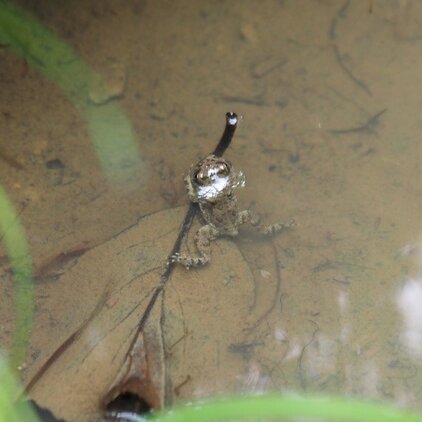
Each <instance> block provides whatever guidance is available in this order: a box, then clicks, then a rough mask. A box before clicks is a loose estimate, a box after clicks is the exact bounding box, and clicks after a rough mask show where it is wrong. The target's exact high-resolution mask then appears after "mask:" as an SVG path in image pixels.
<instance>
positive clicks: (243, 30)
mask: <svg viewBox="0 0 422 422" xmlns="http://www.w3.org/2000/svg"><path fill="white" fill-rule="evenodd" d="M240 36H241V38H242V40H244V41H246V42H247V43H249V44H255V43H256V41H257V36H256V30H255V28H254V26H253V25H252V24H250V23H244V24H243V25H242V26H241V27H240Z"/></svg>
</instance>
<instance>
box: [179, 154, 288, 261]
mask: <svg viewBox="0 0 422 422" xmlns="http://www.w3.org/2000/svg"><path fill="white" fill-rule="evenodd" d="M185 183H186V189H187V191H188V195H189V199H190V200H191V201H192V202H197V203H198V204H199V208H200V210H201V215H202V217H203V219H204V220H205V223H206V224H205V225H204V226H202V227H201V228H200V229H199V230H198V232H197V233H196V236H195V244H196V247H197V249H198V252H199V256H197V257H192V256H187V255H180V254H175V255H173V256H172V257H171V261H173V262H178V263H180V264H182V265H184V266H185V267H186V268H190V267H198V266H201V265H204V264H206V263H207V262H208V261H209V260H210V259H211V247H210V243H211V241H212V240H214V239H216V238H217V237H219V236H237V235H238V233H239V231H238V229H239V226H240V225H242V224H245V223H250V224H251V225H252V226H253V227H255V228H256V229H257V230H258V231H259V232H260V233H262V234H264V235H272V234H274V233H277V232H279V231H280V230H282V229H283V228H286V227H290V226H291V225H292V224H294V222H293V220H292V221H290V222H288V223H287V224H281V223H276V224H271V225H269V226H263V225H261V224H260V218H259V216H258V215H255V214H254V213H253V212H252V211H250V210H244V211H239V209H238V205H237V198H236V195H235V194H234V190H235V189H236V188H239V187H243V186H245V177H244V175H243V173H242V172H241V171H239V172H236V171H235V170H234V169H233V166H232V164H231V163H230V162H229V161H227V160H225V159H224V158H221V157H216V156H215V155H209V156H208V157H205V158H204V159H202V160H201V161H199V162H198V163H197V164H196V165H195V166H193V167H192V168H191V170H190V172H189V173H188V174H187V175H186V177H185Z"/></svg>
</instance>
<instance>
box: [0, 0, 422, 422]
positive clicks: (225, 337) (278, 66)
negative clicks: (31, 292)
mask: <svg viewBox="0 0 422 422" xmlns="http://www.w3.org/2000/svg"><path fill="white" fill-rule="evenodd" d="M19 3H20V4H21V5H22V6H23V7H25V8H26V9H27V10H29V11H30V12H31V13H33V15H34V16H36V17H37V18H38V19H39V20H40V21H41V22H42V23H43V24H44V25H45V26H47V27H48V28H50V29H52V30H53V31H54V33H55V34H57V35H58V36H59V37H60V38H61V39H62V40H64V41H65V42H66V43H68V44H69V45H71V46H72V47H73V48H74V50H75V51H76V53H77V54H78V55H79V56H80V57H81V58H82V59H83V60H84V61H85V62H86V63H88V64H89V65H90V66H92V67H93V68H94V69H95V71H97V72H98V73H99V74H102V75H104V77H105V78H106V81H107V83H109V90H110V92H118V93H119V97H118V98H111V99H110V101H109V103H107V104H106V106H102V105H96V104H91V106H90V107H91V108H92V109H95V108H96V107H98V108H101V107H108V106H110V104H111V105H112V106H113V107H114V106H116V107H119V109H120V110H121V111H122V112H123V113H124V114H125V115H126V116H127V118H128V121H129V123H130V125H131V126H132V128H133V133H134V139H135V144H136V147H137V150H138V152H139V157H140V160H139V161H136V160H134V163H135V164H133V163H132V165H129V166H127V167H128V169H127V168H125V169H126V170H127V171H126V170H125V172H124V175H123V176H124V177H122V178H120V179H115V178H113V177H110V175H109V174H107V173H106V172H105V170H104V167H101V164H100V162H99V159H98V157H97V155H96V151H95V147H94V146H93V143H91V142H90V141H91V140H92V139H91V138H90V133H91V132H89V130H88V126H87V124H86V120H85V117H84V116H83V112H82V111H81V110H80V109H77V108H75V106H74V104H72V102H71V101H69V97H68V96H65V95H64V93H63V92H61V90H60V88H58V87H57V86H55V85H54V84H53V83H52V82H51V81H49V80H48V78H47V77H45V76H43V75H41V74H40V73H39V72H37V71H36V70H34V69H33V68H32V67H31V66H29V65H28V64H26V63H25V61H23V60H22V59H20V58H17V57H16V56H14V55H13V54H12V52H11V51H10V49H8V48H7V47H2V48H0V64H1V65H0V89H1V97H0V111H1V113H0V121H1V124H0V180H1V184H2V186H3V187H4V188H5V189H6V191H7V193H8V195H9V198H10V199H11V200H12V201H13V204H14V206H15V208H16V210H17V212H18V213H19V217H20V219H21V220H22V223H23V225H24V228H25V230H26V234H27V237H28V242H29V246H30V249H31V253H32V256H33V261H34V268H35V272H37V271H38V270H39V269H40V268H42V269H45V268H46V264H48V263H49V262H51V260H52V259H54V257H56V256H57V255H59V254H60V253H62V252H65V251H80V250H81V249H83V248H90V247H93V246H95V245H101V244H103V243H104V242H106V241H107V240H108V239H110V238H111V237H112V236H114V235H116V234H117V233H120V232H121V231H122V230H124V229H125V228H127V227H129V226H131V225H133V224H135V223H136V222H137V221H138V219H139V217H141V216H145V215H150V214H154V213H156V212H159V211H161V210H165V209H173V208H175V207H177V206H183V205H184V204H187V197H186V195H185V192H184V186H183V174H184V172H185V171H186V169H188V168H189V166H190V165H191V164H192V163H193V162H194V161H196V160H197V158H198V157H200V156H203V155H206V154H208V153H209V152H210V151H211V150H212V149H213V148H214V147H215V145H216V143H217V141H218V139H219V137H220V134H221V132H222V129H223V126H224V115H225V113H226V112H227V111H229V110H233V111H236V112H237V113H238V114H239V115H241V116H242V120H241V121H240V124H239V127H238V129H237V132H236V135H235V139H234V141H233V144H232V146H231V147H230V149H229V150H228V151H227V153H226V154H225V156H226V157H227V158H228V159H229V160H231V161H232V162H233V164H234V165H235V167H236V168H237V169H241V170H243V171H244V173H245V174H246V181H247V182H246V188H245V189H243V190H242V191H241V192H239V197H240V201H241V203H242V204H243V206H244V207H245V208H246V207H248V206H250V204H251V203H254V204H255V205H254V207H255V209H256V210H257V211H259V212H261V213H262V214H263V215H264V216H265V219H266V220H267V221H268V222H273V221H287V220H288V219H289V218H291V217H293V218H294V219H295V220H296V222H297V223H298V226H297V227H295V228H294V229H292V230H290V231H289V232H286V233H283V234H281V235H280V236H276V237H274V238H273V239H272V240H271V241H262V240H260V239H257V238H256V237H254V236H253V235H251V234H250V232H248V230H245V232H246V234H242V235H241V236H240V237H239V238H238V239H234V240H224V239H223V240H218V241H216V242H214V243H213V260H212V261H211V263H210V265H209V266H208V267H206V268H203V269H198V270H191V271H190V272H189V273H186V272H184V270H183V269H182V268H179V269H177V271H176V274H175V279H172V280H170V286H172V287H169V292H170V293H169V294H168V300H167V303H166V298H165V299H164V304H163V308H164V310H165V313H166V315H170V316H171V317H168V318H166V322H165V324H164V326H163V327H162V328H163V336H164V339H166V338H167V346H168V347H169V345H172V344H174V343H175V342H176V341H178V339H180V338H181V339H182V340H180V342H179V343H178V345H179V346H180V348H179V349H178V348H177V347H175V348H173V349H172V353H171V354H168V355H167V357H168V362H167V365H168V368H169V376H170V378H171V383H172V388H173V399H174V400H175V401H177V400H181V399H183V400H186V399H190V398H192V397H202V396H207V395H215V394H224V393H228V392H232V391H241V392H245V391H262V390H277V391H292V390H293V391H307V392H319V393H329V394H345V395H353V396H356V397H365V398H372V399H380V400H383V401H389V402H393V403H396V404H400V405H403V406H406V407H410V408H415V409H419V410H421V409H422V408H421V405H420V403H421V402H422V376H421V363H422V323H421V321H422V314H421V312H422V311H421V310H420V309H421V303H422V264H421V263H422V258H421V257H422V243H421V238H422V237H421V232H420V230H421V227H422V218H421V213H420V210H421V206H422V190H421V189H422V188H421V183H420V182H421V180H422V178H421V176H422V175H421V172H422V167H421V164H420V157H421V153H422V146H421V145H422V144H421V143H420V142H419V137H420V126H421V120H420V116H419V110H420V107H421V100H420V98H421V90H420V86H421V84H422V72H421V68H422V54H421V53H422V19H421V18H420V17H421V16H422V14H421V12H422V6H421V3H419V2H416V1H412V0H388V1H377V0H373V1H363V0H359V1H353V2H351V1H345V2H340V1H328V0H325V1H324V0H320V1H316V0H315V1H311V0H309V1H305V0H302V1H293V0H291V1H275V0H264V1H260V2H228V1H216V2H207V1H202V0H201V1H196V2H190V1H179V2H171V1H154V2H153V1H136V0H131V1H125V2H123V1H120V2H116V1H113V2H112V1H103V2H96V1H94V0H92V1H84V2H82V1H76V0H74V1H69V2H66V5H59V4H58V3H57V2H54V1H43V2H31V1H24V0H22V1H20V2H19ZM108 75H111V76H108ZM116 75H117V76H116ZM122 75H123V76H122ZM119 78H120V79H119ZM122 78H124V79H125V85H124V88H122V87H120V88H119V80H121V79H122ZM116 81H117V82H116ZM113 84H114V85H113ZM116 85H117V88H115V86H116ZM110 86H111V87H110ZM113 89H115V90H117V91H113ZM119 89H123V90H122V92H121V93H120V90H119ZM92 95H93V96H94V100H95V99H96V98H97V97H96V96H95V94H92ZM91 102H92V98H91ZM116 139H118V137H117V138H116ZM54 160H60V161H59V162H58V161H54ZM48 163H49V164H48ZM54 163H56V164H54ZM179 214H180V213H179ZM179 214H177V215H179ZM182 214H183V213H181V215H182ZM160 215H161V214H160ZM166 215H167V214H166ZM171 215H173V214H171ZM166 218H167V217H166ZM148 221H149V220H148ZM154 221H155V220H154ZM159 221H161V220H159ZM165 221H167V220H165ZM159 224H161V223H159ZM166 224H167V223H166ZM168 224H169V227H168V230H170V231H171V230H173V229H174V232H173V234H172V235H171V234H169V236H170V237H169V239H168V241H167V240H166V242H167V243H166V245H165V246H162V250H161V249H159V250H160V251H161V254H162V263H164V261H165V259H166V256H167V255H168V253H169V252H170V249H169V248H170V247H171V242H172V237H171V236H174V238H175V236H176V233H177V230H178V227H179V224H180V221H179V219H174V220H172V219H171V218H170V220H169V222H168ZM163 227H164V226H163ZM163 227H160V230H164V228H163ZM165 227H167V226H165ZM149 229H151V228H149ZM164 231H165V230H164ZM163 236H164V234H163ZM166 239H167V238H166ZM226 248H229V249H228V250H229V251H230V254H231V255H230V256H231V257H232V258H233V259H232V260H230V261H228V260H225V259H224V255H225V253H226V250H227V249H226ZM94 249H95V248H94ZM154 254H156V255H157V256H156V258H154V259H156V260H157V266H159V265H160V262H161V261H160V260H161V258H160V256H161V254H160V253H159V252H154ZM92 256H93V257H94V258H95V259H99V257H98V256H97V255H95V254H93V255H92ZM154 256H155V255H154ZM4 261H5V262H4V265H3V270H2V278H3V279H4V283H2V287H1V289H2V292H1V297H2V298H3V299H1V301H2V306H1V307H0V314H1V319H2V326H1V327H2V329H1V331H0V336H1V343H2V344H10V343H11V338H12V333H13V320H14V317H13V315H14V314H13V302H12V301H10V300H6V299H5V298H8V297H10V298H11V297H12V296H13V290H12V279H11V277H10V273H9V272H8V269H7V268H8V266H7V263H6V260H4ZM154 262H155V261H154ZM92 265H102V264H101V263H100V264H99V263H97V264H92ZM213 266H215V268H214V269H213V268H212V267H213ZM217 267H218V271H217V274H218V277H217V279H215V271H216V268H217ZM154 268H155V267H154ZM47 269H49V268H47ZM50 270H51V269H49V271H47V272H48V273H49V274H50V273H51V271H50ZM67 270H69V269H68V268H67V269H66V268H65V270H60V269H57V268H54V271H55V272H54V274H53V276H51V274H50V276H49V277H44V278H43V277H39V278H38V280H37V287H36V318H35V327H34V333H33V336H32V341H31V348H30V350H29V352H28V355H27V360H26V362H24V363H23V364H24V367H25V369H24V371H23V372H22V377H23V379H24V380H28V379H29V378H30V377H31V376H32V375H33V373H34V372H35V371H36V369H37V368H39V367H40V365H41V364H42V363H43V362H44V361H45V360H46V359H47V358H48V356H49V354H51V353H52V351H54V350H55V348H57V347H58V346H59V345H60V341H59V340H58V338H54V337H53V338H52V335H48V334H47V335H46V333H48V330H53V331H54V330H57V332H58V333H63V337H65V336H66V335H69V334H71V332H72V329H74V328H75V326H78V324H79V323H80V320H81V318H82V317H83V316H87V315H89V314H90V312H91V311H92V308H93V307H95V303H97V302H98V297H99V295H100V294H101V288H99V287H98V286H100V285H101V283H100V284H98V280H94V279H89V278H88V277H87V279H86V280H83V281H84V282H83V283H82V284H83V285H84V290H83V295H84V299H83V300H82V298H79V299H78V297H77V290H75V291H74V292H73V293H72V294H73V295H74V300H75V303H85V302H84V301H86V303H87V307H86V308H85V309H81V308H79V307H78V306H77V305H76V304H75V303H73V302H72V303H69V304H66V303H65V302H66V300H67V299H65V298H63V294H64V292H68V291H69V289H70V287H69V286H64V284H63V283H64V280H70V278H69V277H70V276H65V277H62V274H63V273H65V272H66V271H67ZM122 271H123V269H122ZM158 274H159V271H158ZM240 274H241V276H240ZM43 275H44V276H45V274H44V273H43ZM90 277H93V278H95V274H94V275H92V274H91V275H90ZM195 279H197V281H198V280H200V281H201V282H198V283H197V284H195V283H193V282H192V283H193V284H191V281H192V280H195ZM204 280H210V281H209V283H208V282H207V283H208V284H207V283H205V281H204ZM108 281H110V280H108ZM110 282H111V283H113V280H111V281H110ZM69 283H70V281H69ZM152 283H153V282H152ZM178 283H179V284H178ZM180 283H186V284H187V285H189V286H190V287H189V288H187V287H186V288H183V287H179V286H180ZM212 283H215V290H214V289H213V284H212ZM90 284H92V285H95V286H96V288H95V289H94V288H93V289H92V297H88V296H89V295H90V289H87V288H86V286H89V285H90ZM201 286H202V287H201ZM104 288H105V287H104ZM172 289H173V290H172ZM178 289H180V291H178ZM201 289H204V290H203V291H202V292H201ZM172 291H173V292H176V291H177V292H178V293H177V292H176V293H177V294H176V293H175V296H174V297H173V296H172V294H171V292H172ZM61 292H63V293H61ZM192 292H194V293H192ZM213 292H214V293H213ZM191 293H192V294H193V295H194V296H191ZM66 294H67V293H66ZM81 294H82V293H81ZM230 295H233V296H230ZM176 296H177V299H176ZM201 297H202V298H203V303H202V305H198V304H200V303H201V302H200V300H201ZM52 298H54V300H53V299H52ZM60 298H61V299H60ZM222 298H224V300H223V299H222ZM230 298H232V299H230ZM231 300H233V301H234V302H231ZM213 301H214V302H213ZM221 301H222V302H223V303H227V304H228V305H225V306H224V307H221V306H220V307H218V306H217V304H218V303H220V302H221ZM230 304H232V307H231V308H230ZM109 306H112V305H110V304H109ZM183 309H184V311H185V313H184V314H181V310H183ZM237 309H238V310H239V312H236V310H237ZM197 313H200V315H196V314H197ZM199 316H200V318H199ZM82 320H83V318H82ZM197 320H200V323H199V322H198V321H197ZM172 321H174V323H173V322H172ZM178 324H179V325H178ZM210 327H211V328H210ZM66 330H68V331H66ZM207 330H209V331H207ZM225 330H226V331H225ZM236 330H237V331H236ZM186 333H189V335H186ZM218 333H220V334H218ZM166 336H167V337H166ZM184 336H185V337H184ZM196 350H198V352H196ZM199 350H200V352H199ZM195 356H196V358H198V356H200V357H201V359H197V360H195V359H196V358H195ZM53 372H54V371H53ZM50 376H51V377H52V375H50ZM186 380H187V381H186ZM50 381H51V382H52V383H54V382H55V380H54V379H51V380H50ZM56 381H57V380H56ZM185 381H186V382H185ZM34 395H35V397H36V398H38V399H39V400H40V401H41V403H43V400H44V402H48V404H49V406H51V407H52V408H53V410H54V407H55V408H56V410H57V409H60V410H58V414H59V415H60V414H61V415H63V416H68V415H69V413H66V410H65V409H64V408H65V406H64V407H63V403H61V400H62V399H60V398H50V399H48V400H47V399H45V397H43V391H42V388H41V387H40V388H39V390H37V389H35V391H34ZM79 420H81V419H79Z"/></svg>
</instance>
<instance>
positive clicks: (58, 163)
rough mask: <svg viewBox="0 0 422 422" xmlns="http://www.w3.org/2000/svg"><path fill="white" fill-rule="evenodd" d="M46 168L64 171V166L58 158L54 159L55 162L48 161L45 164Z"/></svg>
mask: <svg viewBox="0 0 422 422" xmlns="http://www.w3.org/2000/svg"><path fill="white" fill-rule="evenodd" d="M45 166H46V167H47V168H48V169H50V170H59V169H64V164H63V163H62V161H61V160H59V159H58V158H54V159H53V160H48V161H47V162H46V163H45Z"/></svg>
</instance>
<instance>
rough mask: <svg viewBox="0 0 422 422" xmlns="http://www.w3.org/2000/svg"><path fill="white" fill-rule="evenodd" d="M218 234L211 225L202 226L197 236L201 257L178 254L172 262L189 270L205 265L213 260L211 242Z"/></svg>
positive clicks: (196, 242) (197, 245) (171, 259)
mask: <svg viewBox="0 0 422 422" xmlns="http://www.w3.org/2000/svg"><path fill="white" fill-rule="evenodd" d="M218 234H219V232H218V230H217V229H216V228H214V227H212V226H210V225H209V224H207V225H205V226H202V227H201V228H200V229H199V230H198V232H197V233H196V235H195V245H196V248H197V249H198V252H199V254H200V256H197V257H194V256H187V255H180V254H178V253H177V254H174V255H173V256H172V257H170V261H172V262H178V263H179V264H182V265H184V266H185V267H186V268H187V269H189V268H190V267H200V266H202V265H205V264H206V263H207V262H208V261H209V260H210V259H211V245H210V244H211V241H212V240H214V239H216V238H217V237H218Z"/></svg>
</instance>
